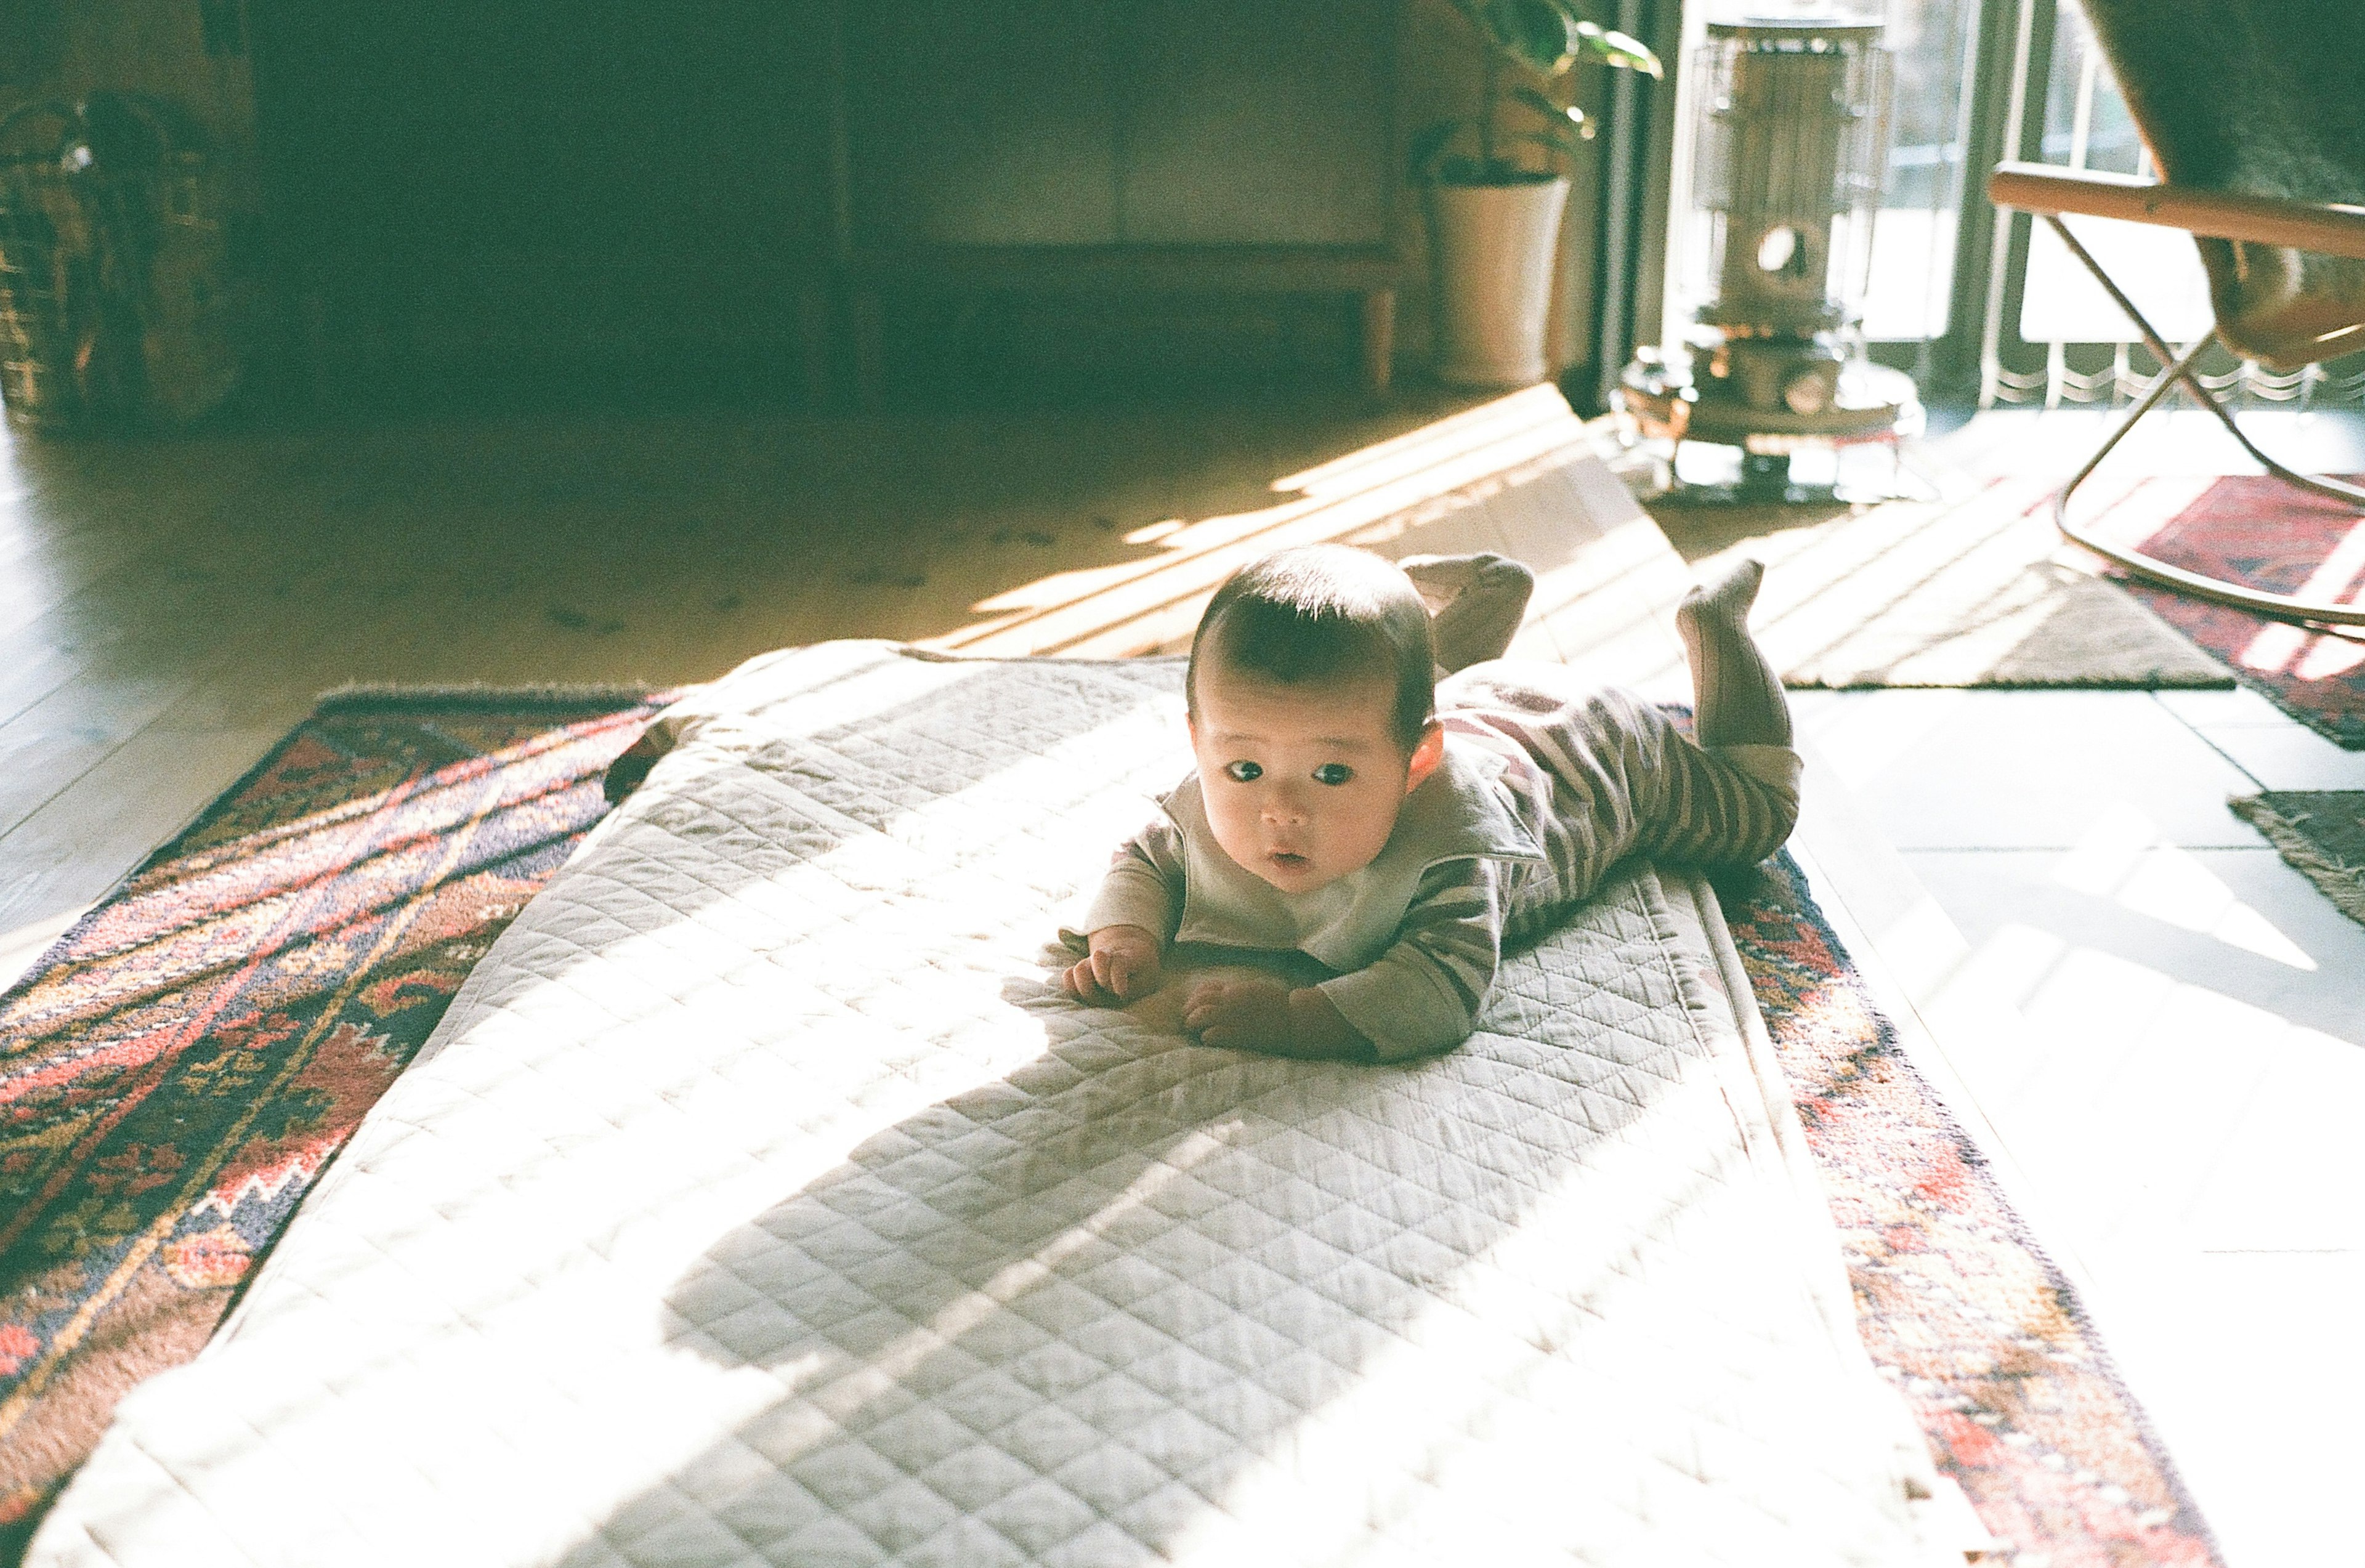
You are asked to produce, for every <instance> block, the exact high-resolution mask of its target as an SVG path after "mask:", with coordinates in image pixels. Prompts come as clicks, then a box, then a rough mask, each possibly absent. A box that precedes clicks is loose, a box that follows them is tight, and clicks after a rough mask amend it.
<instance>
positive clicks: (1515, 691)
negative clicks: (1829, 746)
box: [1437, 659, 1799, 935]
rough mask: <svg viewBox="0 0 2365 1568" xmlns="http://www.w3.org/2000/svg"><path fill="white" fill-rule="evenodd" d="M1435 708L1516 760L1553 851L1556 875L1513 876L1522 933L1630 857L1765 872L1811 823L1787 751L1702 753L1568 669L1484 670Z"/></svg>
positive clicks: (1793, 756)
mask: <svg viewBox="0 0 2365 1568" xmlns="http://www.w3.org/2000/svg"><path fill="white" fill-rule="evenodd" d="M1437 711H1438V717H1439V718H1440V721H1441V722H1443V723H1444V725H1445V729H1446V733H1447V734H1449V735H1458V736H1461V737H1462V738H1463V740H1464V741H1465V742H1469V743H1474V744H1476V745H1482V746H1485V748H1487V749H1488V750H1490V751H1493V752H1495V753H1496V755H1498V756H1502V757H1503V758H1504V759H1505V767H1504V771H1503V775H1502V781H1503V784H1504V785H1505V787H1506V788H1507V789H1508V790H1510V792H1511V794H1512V796H1513V797H1514V799H1515V800H1516V801H1518V803H1519V814H1520V816H1521V818H1522V820H1523V822H1524V823H1525V825H1526V826H1527V828H1528V829H1529V831H1530V833H1532V834H1535V835H1536V838H1537V841H1538V842H1539V843H1540V844H1541V846H1542V847H1543V851H1544V857H1545V861H1546V866H1545V867H1544V868H1538V870H1537V872H1535V873H1534V874H1531V875H1530V876H1527V877H1523V878H1515V879H1514V880H1515V882H1517V883H1519V884H1522V885H1518V886H1515V887H1513V888H1512V889H1511V890H1510V895H1511V896H1510V899H1509V904H1510V907H1509V909H1508V911H1507V912H1506V913H1507V915H1508V924H1510V925H1511V926H1513V927H1518V926H1520V925H1524V924H1527V921H1526V920H1525V919H1523V918H1522V917H1524V916H1530V915H1534V916H1541V914H1542V913H1544V912H1545V911H1546V910H1547V909H1556V908H1561V907H1564V906H1566V905H1567V904H1570V903H1575V902H1579V901H1581V900H1583V899H1585V898H1586V897H1587V896H1588V895H1590V894H1591V893H1592V892H1593V890H1595V889H1596V888H1597V887H1599V886H1600V885H1601V882H1602V880H1603V879H1604V878H1605V877H1607V876H1608V872H1609V869H1610V868H1611V867H1613V866H1615V865H1616V864H1617V863H1618V862H1620V860H1623V859H1626V858H1627V857H1630V856H1637V855H1639V856H1643V857H1648V858H1651V859H1653V860H1664V861H1668V862H1671V863H1678V864H1684V865H1693V866H1750V865H1754V864H1756V863H1757V862H1758V861H1760V860H1763V859H1765V857H1767V856H1769V855H1771V854H1773V853H1774V852H1775V851H1776V850H1777V849H1779V848H1780V847H1782V845H1783V842H1784V841H1785V840H1786V839H1788V837H1789V836H1790V829H1791V828H1792V827H1793V826H1794V825H1796V823H1797V822H1798V820H1799V754H1798V753H1797V752H1795V751H1793V750H1792V749H1790V748H1789V747H1788V746H1777V745H1734V746H1720V747H1717V748H1716V749H1714V750H1707V749H1703V748H1702V747H1700V746H1698V745H1694V744H1693V743H1692V741H1691V739H1690V737H1689V736H1687V735H1686V734H1684V733H1683V732H1682V731H1681V730H1680V729H1678V728H1677V727H1676V722H1675V721H1674V720H1673V719H1670V718H1669V717H1668V716H1667V715H1666V713H1664V711H1661V710H1660V709H1659V708H1658V707H1657V706H1655V705H1654V704H1653V703H1649V702H1645V701H1643V700H1642V699H1641V698H1639V697H1636V696H1634V695H1633V694H1632V693H1631V692H1628V691H1623V690H1620V689H1616V688H1603V687H1597V686H1592V685H1590V684H1588V683H1586V682H1585V681H1583V680H1581V679H1580V678H1577V676H1576V675H1575V672H1574V671H1572V670H1570V669H1569V668H1568V667H1567V666H1564V665H1554V664H1539V663H1530V662H1528V661H1525V660H1511V659H1496V660H1492V661H1489V662H1487V663H1485V664H1478V665H1473V666H1470V667H1469V668H1467V669H1464V670H1462V671H1460V672H1459V673H1457V674H1455V675H1453V676H1452V677H1449V678H1447V679H1445V680H1443V681H1440V683H1439V684H1438V688H1437ZM1507 935H1508V932H1507Z"/></svg>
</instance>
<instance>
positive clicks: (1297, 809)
mask: <svg viewBox="0 0 2365 1568" xmlns="http://www.w3.org/2000/svg"><path fill="white" fill-rule="evenodd" d="M1264 820H1265V821H1267V822H1269V823H1302V822H1304V821H1305V820H1306V802H1305V801H1303V800H1301V799H1300V798H1299V797H1298V795H1297V792H1296V791H1295V790H1272V791H1271V792H1270V793H1268V794H1267V795H1266V796H1265V798H1264Z"/></svg>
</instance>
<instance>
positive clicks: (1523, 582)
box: [1396, 554, 1536, 675]
mask: <svg viewBox="0 0 2365 1568" xmlns="http://www.w3.org/2000/svg"><path fill="white" fill-rule="evenodd" d="M1396 565H1397V566H1401V567H1403V568H1404V574H1405V576H1407V577H1410V578H1411V579H1412V583H1413V587H1415V588H1418V589H1419V590H1420V597H1421V602H1422V603H1424V604H1426V605H1428V606H1429V632H1430V634H1431V635H1432V636H1433V637H1435V638H1436V640H1437V667H1438V668H1440V669H1441V670H1443V671H1444V672H1445V673H1446V674H1448V675H1452V673H1453V672H1454V671H1455V670H1458V669H1467V668H1468V667H1469V666H1472V665H1475V664H1484V663H1485V662H1486V661H1487V660H1488V659H1499V658H1501V657H1502V656H1503V654H1504V651H1505V650H1506V649H1508V648H1509V647H1510V645H1511V639H1512V637H1513V636H1515V635H1516V634H1517V633H1518V632H1519V621H1520V618H1521V617H1522V616H1524V615H1526V614H1527V612H1528V596H1529V595H1530V594H1532V593H1533V592H1535V588H1536V575H1535V574H1534V573H1533V572H1531V571H1530V570H1528V568H1527V567H1525V566H1521V565H1520V564H1519V562H1517V561H1514V560H1512V559H1511V558H1510V557H1509V556H1508V555H1496V554H1475V555H1407V557H1405V558H1404V559H1403V560H1401V561H1399V562H1397V563H1396Z"/></svg>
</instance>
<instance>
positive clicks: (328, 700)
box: [312, 680, 689, 715]
mask: <svg viewBox="0 0 2365 1568" xmlns="http://www.w3.org/2000/svg"><path fill="white" fill-rule="evenodd" d="M688 689H689V688H688V687H685V686H667V685H665V684H662V683H660V682H657V681H654V680H631V681H595V682H582V683H568V682H553V683H544V684H537V685H529V686H497V685H495V684H493V683H492V682H490V681H481V680H478V681H466V682H462V683H459V684H456V685H451V686H412V685H405V684H402V683H400V682H377V681H355V682H353V683H352V684H351V685H346V686H340V687H338V688H336V689H334V690H331V691H324V692H322V693H320V695H319V698H318V699H317V700H315V701H314V702H313V704H312V711H313V712H314V713H315V714H316V715H317V714H323V713H338V712H345V711H351V710H353V709H355V708H391V709H394V710H396V711H401V710H405V709H410V708H436V707H446V708H448V707H451V706H454V705H455V704H458V705H464V706H468V707H481V708H483V709H485V710H487V711H494V710H502V711H516V710H518V709H521V708H524V709H533V708H575V707H581V706H582V705H584V704H585V703H589V702H615V703H619V704H624V705H630V704H633V703H638V702H646V701H649V700H653V699H655V700H665V701H671V700H673V699H674V698H675V697H678V696H679V695H680V694H681V693H682V692H684V691H686V690H688Z"/></svg>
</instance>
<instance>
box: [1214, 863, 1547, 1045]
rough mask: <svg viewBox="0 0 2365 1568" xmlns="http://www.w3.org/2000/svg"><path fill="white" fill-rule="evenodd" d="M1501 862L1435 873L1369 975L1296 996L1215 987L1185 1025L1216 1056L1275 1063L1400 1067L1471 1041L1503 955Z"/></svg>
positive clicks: (1259, 984)
mask: <svg viewBox="0 0 2365 1568" xmlns="http://www.w3.org/2000/svg"><path fill="white" fill-rule="evenodd" d="M1499 906H1500V884H1499V882H1498V880H1497V876H1496V867H1495V864H1494V862H1492V861H1489V860H1483V859H1474V860H1450V861H1447V862H1446V863H1445V864H1443V865H1441V866H1436V867H1432V868H1430V869H1429V874H1428V875H1427V876H1425V877H1423V878H1422V879H1421V883H1420V888H1419V890H1418V892H1417V893H1415V894H1414V896H1413V900H1412V903H1411V905H1410V907H1409V908H1408V909H1407V911H1406V913H1405V919H1404V923H1403V924H1402V925H1400V926H1399V927H1398V928H1397V930H1396V938H1395V942H1394V943H1392V944H1391V945H1390V946H1389V947H1388V949H1387V951H1385V952H1384V953H1382V954H1381V955H1380V956H1379V958H1376V959H1374V960H1373V962H1372V963H1371V964H1369V965H1367V966H1366V967H1364V968H1362V969H1357V970H1355V971H1353V972H1352V973H1351V974H1344V975H1340V976H1339V977H1338V978H1337V979H1335V980H1324V981H1323V982H1322V983H1321V984H1320V985H1318V986H1307V987H1304V988H1301V989H1299V990H1295V991H1292V990H1289V989H1287V988H1286V987H1284V986H1283V985H1282V984H1281V983H1280V982H1278V981H1276V980H1261V979H1258V980H1204V981H1202V982H1200V983H1199V984H1198V985H1196V986H1194V987H1193V988H1192V990H1191V994H1190V996H1189V998H1188V999H1187V1000H1186V1001H1185V1002H1184V1003H1183V1023H1184V1025H1186V1026H1187V1027H1188V1028H1189V1029H1190V1030H1191V1032H1192V1033H1193V1034H1194V1035H1196V1036H1198V1037H1199V1038H1200V1040H1201V1041H1202V1042H1204V1043H1205V1044H1207V1045H1211V1046H1237V1047H1241V1048H1243V1049H1246V1050H1253V1051H1264V1052H1267V1053H1269V1054H1272V1055H1274V1056H1293V1057H1351V1058H1359V1059H1361V1060H1364V1061H1373V1060H1379V1061H1397V1060H1402V1059H1404V1058H1409V1057H1416V1056H1421V1055H1425V1054H1427V1053H1429V1052H1430V1051H1441V1050H1446V1049H1449V1048H1451V1047H1454V1046H1458V1045H1460V1044H1461V1043H1462V1042H1463V1040H1466V1039H1468V1038H1469V1037H1470V1030H1471V1027H1472V1025H1473V1024H1474V1022H1475V1020H1476V1018H1477V1014H1478V1008H1479V1005H1480V1004H1481V1003H1482V1002H1485V999H1486V992H1487V991H1488V990H1489V989H1490V988H1491V987H1492V986H1493V984H1494V981H1495V968H1496V962H1497V959H1498V958H1499V955H1500V952H1501V934H1502V921H1501V917H1500V907H1499Z"/></svg>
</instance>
